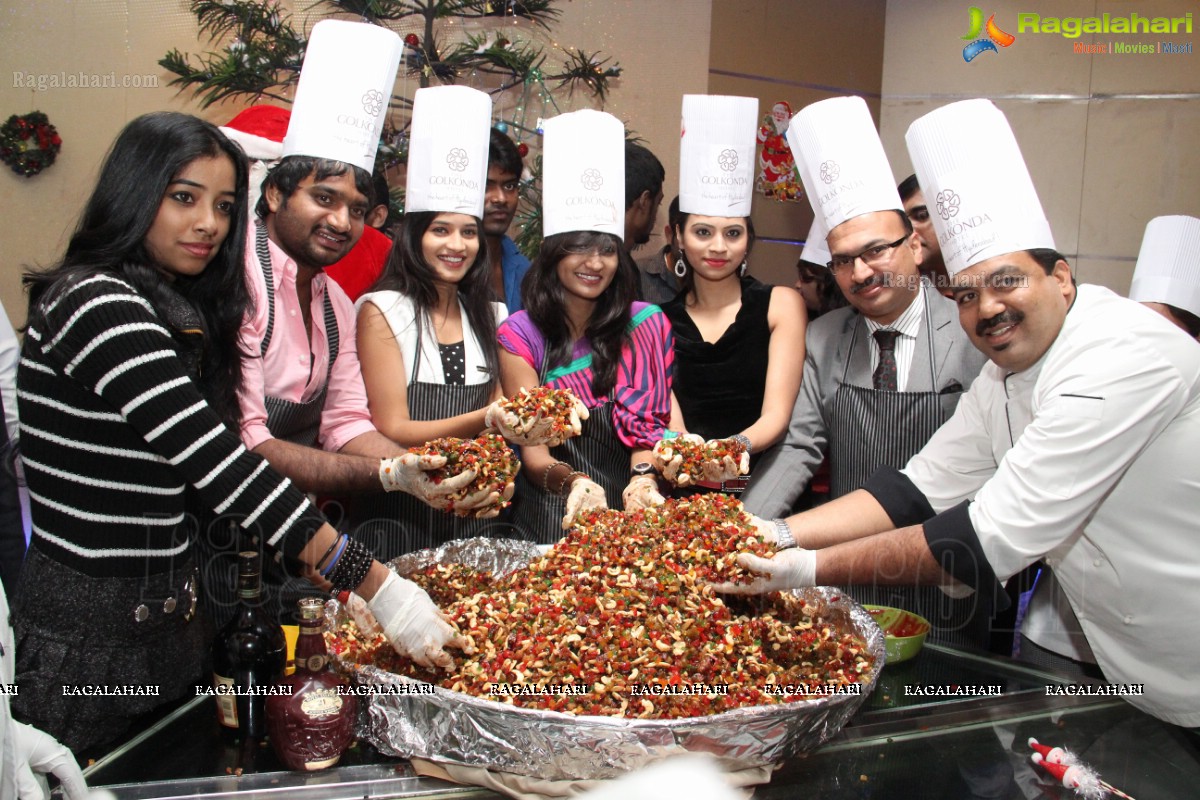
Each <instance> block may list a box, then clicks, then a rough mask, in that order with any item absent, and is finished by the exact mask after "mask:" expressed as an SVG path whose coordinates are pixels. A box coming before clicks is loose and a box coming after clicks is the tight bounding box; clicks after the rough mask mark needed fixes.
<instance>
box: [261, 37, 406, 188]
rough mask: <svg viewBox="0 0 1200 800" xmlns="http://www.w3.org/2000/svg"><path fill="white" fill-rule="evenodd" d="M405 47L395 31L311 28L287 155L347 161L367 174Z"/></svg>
mask: <svg viewBox="0 0 1200 800" xmlns="http://www.w3.org/2000/svg"><path fill="white" fill-rule="evenodd" d="M403 49H404V44H403V42H401V40H400V37H399V36H397V35H396V33H395V31H391V30H388V29H387V28H383V27H380V26H378V25H371V24H370V23H366V22H346V21H345V20H335V19H325V20H321V21H320V22H318V23H317V24H316V25H314V26H313V29H312V35H311V36H310V37H309V39H308V47H307V49H306V50H305V52H304V66H303V67H302V68H301V69H300V83H299V85H298V86H297V87H296V100H295V102H293V103H292V119H291V122H290V123H289V125H288V132H287V136H285V137H284V139H283V155H284V156H285V157H286V156H312V157H314V158H328V159H332V160H334V161H343V162H345V163H347V164H353V165H355V166H357V167H362V168H363V169H365V170H366V171H367V172H370V171H371V169H372V168H373V167H374V166H375V151H376V148H377V147H378V146H379V134H380V131H381V130H382V129H383V119H384V115H386V114H387V108H388V101H390V100H391V97H392V88H393V86H394V84H395V83H396V68H397V67H399V66H400V54H401V52H402V51H403Z"/></svg>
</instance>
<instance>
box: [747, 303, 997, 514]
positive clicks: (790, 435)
mask: <svg viewBox="0 0 1200 800" xmlns="http://www.w3.org/2000/svg"><path fill="white" fill-rule="evenodd" d="M922 287H923V288H922V291H924V292H925V302H926V303H927V304H928V310H929V314H928V318H929V323H930V324H929V327H930V328H932V330H927V326H926V324H925V322H924V320H923V321H922V323H921V331H920V333H919V334H918V335H917V346H916V350H915V352H914V353H913V360H912V365H911V366H910V368H909V373H908V383H907V384H906V385H905V390H906V391H910V392H919V391H925V392H927V391H936V392H940V393H943V394H942V398H943V399H942V402H943V410H944V411H945V412H946V416H947V417H948V416H949V415H950V414H951V413H953V411H954V408H955V406H957V405H958V400H959V398H960V397H962V394H963V392H965V391H966V390H967V388H968V387H970V385H971V382H972V381H973V380H975V376H976V375H978V374H979V370H981V369H982V368H983V365H984V364H985V363H986V362H987V358H986V357H985V356H984V355H983V353H981V352H979V350H977V349H976V348H975V346H974V345H972V344H971V340H970V339H968V338H967V334H966V333H965V332H964V331H963V329H962V325H960V324H959V322H958V310H957V309H956V307H955V305H954V302H953V301H952V300H949V299H947V298H945V297H943V296H942V295H940V294H938V293H937V292H935V291H934V290H933V288H932V287H930V286H929V285H928V284H926V283H925V282H922ZM855 328H857V329H858V332H857V336H855V335H853V334H854V331H855ZM931 335H932V337H933V359H934V362H935V363H934V364H933V369H932V371H931V370H930V364H929V337H930V336H931ZM851 339H854V348H853V352H850V341H851ZM872 341H873V340H872V338H871V334H870V332H869V331H868V329H867V323H866V320H865V319H864V318H863V316H862V315H861V314H859V313H858V311H856V310H855V309H853V308H851V307H846V308H839V309H837V310H836V311H831V312H829V313H828V314H824V315H822V316H821V317H819V318H818V319H816V320H814V321H813V323H812V324H811V325H809V326H808V332H807V334H806V336H805V349H806V353H805V358H804V379H803V382H802V383H801V385H800V394H799V395H798V396H797V397H796V405H795V407H794V408H793V410H792V421H791V423H790V424H789V426H788V432H787V435H786V437H785V438H784V440H783V442H781V443H780V444H779V445H778V446H776V447H773V448H771V449H770V450H768V451H766V452H765V453H763V455H762V458H761V459H760V460H759V463H758V464H757V465H756V467H755V470H754V475H753V476H752V477H751V479H750V484H749V486H748V488H747V489H746V491H745V493H743V494H742V502H743V503H744V504H745V505H746V508H747V510H749V511H750V512H752V513H754V514H757V515H759V516H761V517H766V518H768V519H770V518H773V517H783V516H787V515H788V514H790V513H791V510H792V507H793V506H794V505H795V503H796V500H797V499H798V498H799V497H800V495H801V494H803V493H804V489H805V488H806V487H807V486H808V483H809V481H810V480H811V479H812V476H813V472H815V471H816V469H817V468H818V467H820V465H821V462H822V461H823V460H824V459H825V452H826V448H827V447H828V445H829V420H830V415H831V414H832V406H833V395H834V393H835V392H836V391H837V389H838V387H839V386H840V385H841V383H842V374H843V371H845V375H846V383H848V384H850V385H853V386H863V387H866V388H870V387H871V350H870V348H871V346H872ZM847 359H849V362H850V364H849V369H847V368H846V361H847ZM931 376H932V381H931V380H930V378H931ZM956 387H957V388H956Z"/></svg>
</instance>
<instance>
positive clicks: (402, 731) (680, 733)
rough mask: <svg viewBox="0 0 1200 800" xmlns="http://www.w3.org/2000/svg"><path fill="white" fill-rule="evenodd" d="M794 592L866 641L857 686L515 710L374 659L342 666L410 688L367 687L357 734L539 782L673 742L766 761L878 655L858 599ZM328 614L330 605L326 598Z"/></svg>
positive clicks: (403, 750) (512, 554) (828, 729)
mask: <svg viewBox="0 0 1200 800" xmlns="http://www.w3.org/2000/svg"><path fill="white" fill-rule="evenodd" d="M542 552H543V551H542V549H540V548H539V546H538V545H535V544H532V543H529V542H522V541H516V540H505V539H482V538H480V539H465V540H459V541H454V542H448V543H446V544H444V545H442V546H441V547H438V548H436V549H433V550H423V551H420V552H418V553H410V554H407V555H404V556H401V557H399V558H397V559H395V560H393V562H392V565H393V566H394V567H395V568H396V569H397V571H398V572H400V574H402V575H403V574H408V573H410V572H412V571H415V570H418V569H422V568H424V567H426V566H429V565H430V564H435V563H441V564H450V563H462V564H467V565H469V566H471V567H474V568H475V569H484V570H490V571H491V572H492V573H493V574H497V575H503V574H507V573H509V572H511V571H513V570H516V569H521V568H523V567H525V566H526V565H528V564H529V563H530V562H531V561H533V560H535V559H537V558H538V557H539V556H540V555H541V553H542ZM795 594H796V595H798V596H800V597H802V598H804V599H805V600H806V601H808V602H809V603H810V604H813V605H815V606H817V607H818V608H819V609H820V611H819V614H818V616H820V617H821V618H822V619H823V620H825V621H826V622H827V623H832V624H833V625H834V626H835V627H836V628H837V629H839V630H843V629H846V628H849V629H852V630H853V631H854V632H855V633H857V634H858V636H860V637H861V638H862V639H863V641H865V642H866V645H867V651H868V652H869V653H870V654H871V657H872V658H873V660H874V666H873V667H872V669H871V671H870V672H869V673H868V674H867V676H866V680H865V681H864V682H863V683H862V692H861V694H842V695H828V696H823V697H816V698H813V699H810V700H803V701H797V702H792V703H779V704H773V705H764V706H750V707H745V708H739V709H735V710H732V711H726V712H722V713H720V714H712V715H709V716H703V717H691V718H686V719H663V720H653V719H624V718H620V717H599V716H576V715H572V714H564V713H561V712H557V711H539V710H535V709H528V708H520V707H516V706H510V705H507V704H505V703H500V702H497V701H494V700H489V699H486V698H482V697H475V696H472V695H467V694H463V693H461V692H452V691H450V690H448V689H443V688H441V687H440V686H435V687H432V688H433V691H432V693H416V691H415V690H416V688H417V687H420V688H421V689H424V690H425V691H428V689H427V688H426V687H428V684H424V683H422V682H420V681H416V680H414V679H412V678H409V677H407V676H403V675H395V674H392V673H389V672H384V671H383V670H381V669H378V668H377V667H371V666H358V665H355V666H354V667H353V673H354V674H355V675H356V676H357V680H359V681H360V682H363V683H367V684H374V685H381V684H392V685H400V686H408V687H412V691H413V693H405V694H398V693H397V694H391V693H389V694H370V695H368V696H366V697H364V698H360V702H361V701H362V700H364V699H365V700H366V701H367V702H366V705H367V711H366V714H365V716H362V717H360V719H364V720H365V723H364V725H363V727H362V729H361V730H360V731H359V735H360V736H361V737H363V738H365V739H366V740H367V741H369V742H370V743H371V744H372V745H374V746H375V747H376V748H378V749H379V750H380V751H381V752H383V753H386V754H389V755H394V756H400V757H404V758H412V757H419V758H426V759H430V760H433V761H442V762H451V763H456V764H464V765H467V766H476V767H479V766H482V767H487V768H490V769H495V770H500V771H503V772H511V773H516V774H519V775H528V776H531V777H535V778H542V779H545V780H570V779H577V780H585V779H586V780H594V779H607V778H613V777H617V776H618V775H621V774H623V773H625V772H628V771H630V770H635V769H638V768H640V767H642V766H645V765H646V764H649V763H650V762H653V761H657V760H659V759H661V758H663V757H665V756H667V755H672V754H677V753H680V752H682V751H692V752H701V753H708V754H710V755H712V756H714V757H716V758H717V759H718V760H719V761H720V762H721V763H722V766H723V767H724V768H726V769H728V770H738V769H745V768H748V767H755V766H761V765H766V764H775V763H777V762H780V761H782V760H784V759H787V758H791V757H793V756H796V755H799V754H800V753H803V752H805V751H808V750H811V749H813V748H815V747H817V746H819V745H820V744H821V743H823V742H825V741H826V740H827V739H829V738H830V737H832V736H833V735H835V734H836V733H837V732H838V731H839V730H841V729H842V727H843V726H844V725H845V724H846V723H847V722H848V721H849V720H850V717H851V716H853V714H854V712H855V711H857V710H858V708H859V706H860V705H861V704H862V703H863V701H865V700H866V698H867V696H868V695H869V694H870V693H871V691H872V690H873V689H874V688H875V683H876V681H877V680H878V678H879V673H880V670H882V669H883V665H884V659H885V656H884V635H883V632H882V631H881V630H880V629H879V626H878V625H876V624H875V621H874V620H873V619H872V618H871V615H870V614H868V613H867V612H866V611H865V610H864V609H863V608H862V606H860V605H859V604H858V603H856V602H854V601H853V600H851V599H850V598H849V597H847V596H846V595H845V594H844V593H843V592H840V591H838V590H837V589H834V588H831V587H813V588H808V589H799V590H796V591H795ZM330 613H332V614H335V615H337V614H340V613H341V610H340V609H339V608H337V605H336V603H331V606H330Z"/></svg>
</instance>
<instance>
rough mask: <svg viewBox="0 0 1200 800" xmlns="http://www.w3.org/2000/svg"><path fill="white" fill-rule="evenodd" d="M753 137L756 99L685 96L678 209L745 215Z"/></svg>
mask: <svg viewBox="0 0 1200 800" xmlns="http://www.w3.org/2000/svg"><path fill="white" fill-rule="evenodd" d="M757 135H758V99H757V98H754V97H727V96H723V95H709V94H685V95H684V96H683V121H682V127H681V129H680V136H679V210H680V211H682V212H684V213H685V214H702V215H704V216H707V217H748V216H750V205H751V200H752V199H753V198H754V166H755V164H754V147H755V144H756V142H757V138H756V137H757Z"/></svg>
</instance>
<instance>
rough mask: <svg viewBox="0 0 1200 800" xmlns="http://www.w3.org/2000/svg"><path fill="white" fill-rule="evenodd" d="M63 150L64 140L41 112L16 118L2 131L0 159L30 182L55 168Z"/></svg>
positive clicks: (0, 135)
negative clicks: (43, 172)
mask: <svg viewBox="0 0 1200 800" xmlns="http://www.w3.org/2000/svg"><path fill="white" fill-rule="evenodd" d="M61 149H62V137H60V136H59V135H58V130H57V129H56V128H55V127H54V126H53V125H51V124H50V120H49V119H48V118H47V117H46V115H45V114H43V113H42V112H40V111H31V112H30V113H28V114H22V115H20V116H18V115H16V114H13V115H12V116H11V117H9V118H8V121H7V122H5V123H4V125H3V126H2V127H0V159H3V160H4V163H5V164H7V165H8V167H9V168H10V169H11V170H12V171H13V172H15V173H17V174H18V175H23V176H24V177H26V178H31V177H33V176H34V175H37V174H38V173H39V172H41V171H42V170H44V169H45V168H46V167H48V166H50V165H51V164H53V163H54V159H56V158H58V151H59V150H61Z"/></svg>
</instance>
